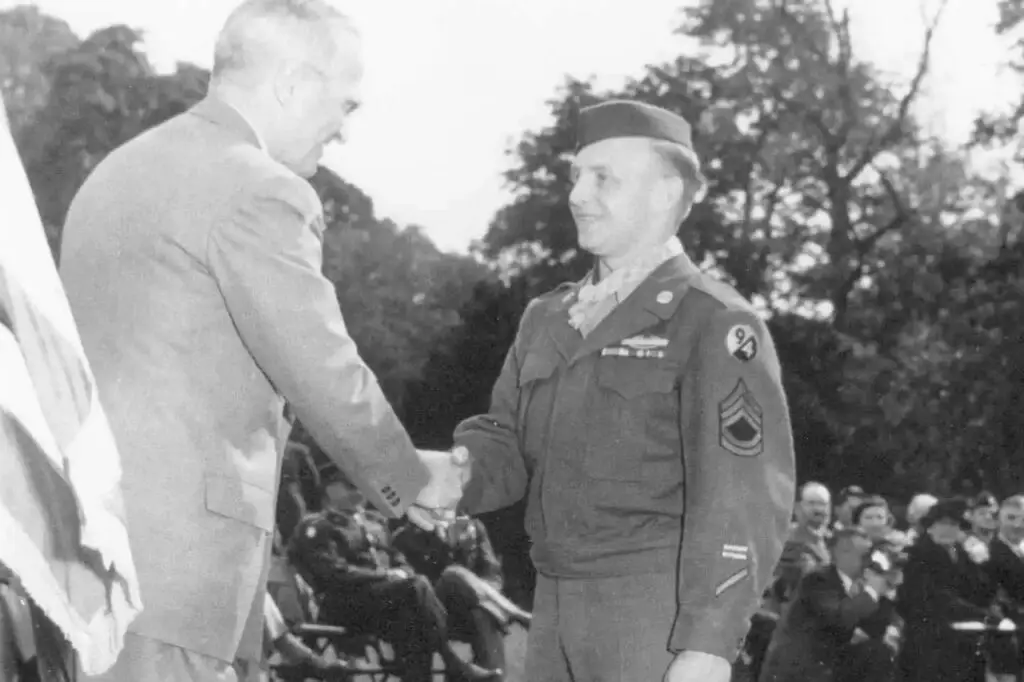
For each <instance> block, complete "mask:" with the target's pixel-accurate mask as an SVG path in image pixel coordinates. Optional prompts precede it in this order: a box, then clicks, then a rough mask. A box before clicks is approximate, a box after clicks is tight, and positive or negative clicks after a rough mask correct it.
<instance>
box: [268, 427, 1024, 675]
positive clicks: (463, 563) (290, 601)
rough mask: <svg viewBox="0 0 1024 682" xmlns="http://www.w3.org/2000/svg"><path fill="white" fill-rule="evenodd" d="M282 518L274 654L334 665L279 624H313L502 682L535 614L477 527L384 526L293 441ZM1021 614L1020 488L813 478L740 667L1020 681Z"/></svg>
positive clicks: (424, 671)
mask: <svg viewBox="0 0 1024 682" xmlns="http://www.w3.org/2000/svg"><path fill="white" fill-rule="evenodd" d="M277 517H278V536H277V539H276V543H275V556H276V558H275V566H276V568H277V570H276V571H275V575H272V576H271V581H270V590H269V598H268V601H269V607H268V608H269V610H268V616H267V618H268V623H270V624H272V622H273V621H279V625H277V626H272V625H268V634H271V637H270V638H269V640H270V641H272V642H273V644H274V646H275V647H277V649H278V652H279V653H281V654H282V656H283V657H284V658H286V659H291V660H293V661H296V660H297V661H300V662H303V661H304V662H305V663H306V664H307V665H308V666H309V667H310V669H311V670H313V669H316V670H320V671H321V672H322V673H323V674H324V675H323V676H324V677H327V673H329V672H330V671H331V670H332V666H334V668H333V669H336V670H338V671H339V672H342V673H343V672H344V671H343V668H344V667H345V665H346V664H345V663H344V661H342V662H341V663H337V662H333V663H328V662H327V661H325V660H323V658H322V657H320V656H319V654H317V653H315V652H312V651H310V650H308V649H305V648H304V647H303V646H302V645H301V643H300V642H298V641H297V640H296V639H295V638H294V637H293V636H291V635H290V634H289V629H288V627H287V624H288V623H289V622H291V623H295V622H302V621H308V620H309V619H310V618H315V619H316V620H317V621H318V622H321V623H328V624H333V625H339V626H343V627H344V628H346V629H347V630H348V631H350V632H352V634H353V636H354V637H361V636H372V637H377V638H379V639H381V640H383V641H386V642H388V643H389V645H390V646H391V647H392V648H393V650H394V659H395V661H396V662H397V664H398V665H399V666H400V668H401V670H400V675H401V677H402V679H404V680H412V681H415V680H426V679H429V677H430V670H431V668H432V663H433V660H434V654H435V653H439V654H440V655H441V657H442V659H443V660H444V664H445V667H446V668H447V669H450V670H456V671H457V672H458V673H459V675H460V676H461V677H462V678H465V679H470V680H473V679H500V678H501V669H502V668H503V667H504V649H503V647H504V634H505V633H506V632H507V630H508V628H509V627H512V626H515V625H520V626H524V627H528V626H529V622H530V615H529V614H528V613H527V612H525V611H523V610H522V609H521V608H519V607H518V606H517V605H515V604H513V603H512V602H511V601H510V600H508V599H506V598H505V597H504V595H503V594H502V574H501V567H500V564H499V562H498V560H497V558H496V556H495V554H494V552H493V549H492V548H491V545H490V541H489V539H488V537H487V531H486V529H485V527H484V526H483V524H482V523H480V522H479V521H477V520H473V519H468V518H462V519H459V520H458V521H457V522H456V523H455V524H453V525H452V526H450V527H449V528H448V529H447V531H446V532H440V533H438V532H430V531H424V530H422V529H419V528H417V527H416V526H414V525H412V524H410V523H408V522H404V523H396V522H388V521H387V520H386V519H384V518H383V517H382V516H381V515H379V514H377V513H376V512H374V511H373V510H372V509H368V508H367V507H366V506H365V505H364V503H363V502H362V500H361V498H360V496H359V495H358V493H356V492H355V491H354V490H353V489H352V488H351V487H350V486H349V485H348V484H347V483H346V482H345V481H344V479H343V478H341V477H340V476H336V475H333V474H331V473H327V474H326V475H324V474H323V472H321V471H320V470H318V469H317V467H316V466H315V464H314V463H313V461H312V458H311V457H310V454H309V452H308V451H307V450H305V449H304V448H301V447H290V448H289V451H288V454H287V455H286V457H285V465H284V471H283V474H282V483H281V490H280V495H279V500H278V513H277ZM311 608H312V609H313V610H312V611H311V610H310V609H311ZM1018 624H1019V625H1020V627H1021V629H1022V633H1024V495H1015V496H1012V497H1008V498H1006V499H1004V500H1002V501H1000V500H997V499H996V498H995V496H993V495H991V494H988V493H981V494H978V495H975V496H973V497H970V498H962V497H961V498H947V499H938V498H936V497H934V496H932V495H928V494H921V495H917V496H915V497H914V498H913V499H911V500H910V501H909V504H907V506H906V507H905V510H904V513H903V514H902V518H899V519H898V518H897V517H896V515H895V514H894V513H893V510H892V509H891V508H890V505H889V502H888V501H887V500H886V499H885V498H884V497H881V496H878V495H870V494H866V493H865V492H864V491H863V490H862V489H861V488H859V487H856V486H851V487H848V488H844V489H843V490H841V491H840V492H839V493H838V494H837V495H836V496H835V498H834V499H833V496H832V494H831V492H830V491H829V489H828V488H827V487H826V486H824V485H822V484H820V483H815V482H810V483H806V484H804V485H803V486H801V488H800V490H799V495H798V499H797V502H796V507H795V511H794V521H793V525H792V528H791V531H790V537H789V539H788V540H787V542H786V544H785V547H784V549H783V553H782V558H781V560H780V561H779V563H778V565H777V567H776V571H775V576H774V580H773V581H772V584H771V585H770V587H769V589H768V590H767V591H766V592H765V594H764V596H763V599H762V603H761V607H760V609H759V610H758V612H757V614H756V615H755V616H754V618H753V620H752V622H751V628H750V632H749V634H748V636H747V639H746V643H745V646H744V648H743V651H742V654H741V656H740V657H739V659H738V660H737V661H736V674H735V675H734V679H735V680H736V681H737V682H976V681H977V682H983V681H986V680H988V681H993V682H1009V681H1010V680H1020V679H1021V674H1022V671H1024V637H1018V635H1017V627H1018ZM456 641H461V642H465V643H468V644H470V645H471V648H472V651H473V654H474V655H473V662H469V661H466V660H464V657H460V656H457V655H456V653H455V651H454V650H453V648H452V643H453V642H456Z"/></svg>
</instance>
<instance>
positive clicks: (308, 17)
mask: <svg viewBox="0 0 1024 682" xmlns="http://www.w3.org/2000/svg"><path fill="white" fill-rule="evenodd" d="M338 26H344V27H345V28H347V29H348V30H350V31H351V32H352V33H353V34H355V35H358V32H357V31H356V29H355V27H354V26H353V25H352V22H351V21H350V20H349V18H348V16H346V15H345V14H344V13H342V12H341V11H340V10H339V9H338V8H337V7H335V6H333V5H332V4H331V2H330V0H245V2H243V3H242V4H241V5H239V6H238V7H236V8H235V9H234V11H232V12H231V14H230V15H229V16H228V19H227V21H226V22H225V23H224V27H223V28H222V29H221V32H220V35H219V36H218V37H217V44H216V47H215V48H214V58H213V70H212V74H211V75H212V79H213V80H214V81H220V80H225V79H239V78H241V79H245V78H246V77H254V76H255V77H258V76H260V75H262V74H264V73H266V70H267V69H268V68H269V67H271V66H276V65H279V64H280V63H281V62H282V60H285V61H288V60H290V61H292V62H294V63H296V64H302V63H307V64H308V63H313V64H322V63H324V62H325V61H327V60H328V59H330V58H331V56H332V55H333V48H334V45H333V41H332V33H331V29H332V28H337V27H338Z"/></svg>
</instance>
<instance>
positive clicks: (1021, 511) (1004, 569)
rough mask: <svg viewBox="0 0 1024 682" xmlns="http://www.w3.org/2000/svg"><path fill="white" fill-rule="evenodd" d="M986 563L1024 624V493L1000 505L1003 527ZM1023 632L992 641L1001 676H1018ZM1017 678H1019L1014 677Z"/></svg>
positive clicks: (994, 665) (1013, 615)
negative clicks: (1021, 634)
mask: <svg viewBox="0 0 1024 682" xmlns="http://www.w3.org/2000/svg"><path fill="white" fill-rule="evenodd" d="M990 554H991V556H990V558H989V560H988V561H987V562H985V563H984V564H983V566H984V568H985V570H986V572H987V573H988V576H989V579H990V580H991V581H992V583H993V584H995V585H996V586H997V587H998V588H999V592H1000V602H1001V606H1002V609H1003V612H1004V614H1005V615H1006V616H1007V617H1008V618H1010V619H1012V620H1013V621H1015V622H1016V624H1017V627H1018V628H1024V495H1013V496H1011V497H1008V498H1006V499H1005V500H1003V502H1002V504H1001V505H1000V507H999V530H998V531H997V533H996V537H995V539H993V540H992V544H991V546H990ZM1022 645H1024V642H1022V641H1021V639H1020V636H1019V635H1018V636H1016V637H1010V636H1009V635H1002V636H1000V637H998V638H996V639H994V640H993V641H992V642H991V643H990V649H991V651H990V658H991V662H990V667H991V671H992V673H993V674H995V675H997V676H998V677H999V678H1000V679H1006V678H1009V677H1010V676H1011V675H1014V676H1016V675H1017V674H1019V672H1020V670H1021V669H1022V668H1024V656H1022V652H1021V647H1022ZM1013 679H1016V677H1014V678H1013Z"/></svg>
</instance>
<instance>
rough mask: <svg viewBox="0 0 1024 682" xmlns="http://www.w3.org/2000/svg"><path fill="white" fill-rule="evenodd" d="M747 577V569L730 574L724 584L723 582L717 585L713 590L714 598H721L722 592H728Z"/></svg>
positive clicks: (748, 572)
mask: <svg viewBox="0 0 1024 682" xmlns="http://www.w3.org/2000/svg"><path fill="white" fill-rule="evenodd" d="M748 575H750V569H749V568H744V569H743V570H741V571H739V572H737V573H734V574H732V576H730V577H728V578H726V579H725V582H723V583H722V584H721V585H719V586H718V587H716V588H715V596H716V597H720V596H722V593H723V592H725V591H726V590H728V589H729V588H730V587H734V586H735V585H736V584H737V583H739V582H740V581H742V580H743V579H744V578H746V577H747V576H748Z"/></svg>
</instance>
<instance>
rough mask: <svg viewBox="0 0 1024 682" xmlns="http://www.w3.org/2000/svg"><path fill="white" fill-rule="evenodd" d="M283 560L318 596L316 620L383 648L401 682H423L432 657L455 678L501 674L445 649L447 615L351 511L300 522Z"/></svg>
mask: <svg viewBox="0 0 1024 682" xmlns="http://www.w3.org/2000/svg"><path fill="white" fill-rule="evenodd" d="M289 558H290V560H291V561H292V564H293V565H294V566H295V568H296V570H298V571H299V574H300V575H301V576H302V577H303V578H304V579H305V580H306V581H307V582H308V583H309V584H310V585H311V586H312V587H313V589H314V590H315V591H316V592H317V593H318V594H319V595H320V596H321V600H322V601H321V604H320V621H321V622H324V623H328V624H331V625H338V626H342V627H345V628H349V629H351V630H353V631H354V632H357V633H360V634H368V635H373V636H375V637H380V638H382V639H383V640H385V641H387V642H388V643H390V644H391V645H392V647H393V648H394V651H395V659H396V662H397V663H398V664H399V665H400V666H401V668H402V672H401V675H400V676H401V678H402V679H403V680H406V681H408V682H427V681H428V680H430V679H431V669H432V667H433V658H434V652H437V653H439V654H441V658H442V659H443V660H444V662H445V667H446V669H447V670H448V671H449V673H450V674H452V675H454V676H456V677H457V678H461V679H465V680H484V679H493V678H495V677H497V676H499V675H500V674H501V671H495V670H487V669H484V668H481V667H480V666H478V665H475V664H473V663H468V662H466V661H463V660H462V659H461V658H459V656H458V655H457V654H456V653H455V651H454V650H453V649H452V646H451V642H450V637H449V628H448V615H447V611H446V610H445V608H444V605H443V604H442V602H441V600H440V598H439V597H438V595H437V593H436V592H435V590H434V586H433V585H432V584H431V582H430V580H429V579H428V578H426V577H425V576H422V575H416V574H415V571H414V570H413V569H412V567H411V566H409V565H408V563H407V562H405V560H404V558H403V557H402V556H401V553H400V552H397V551H396V550H394V549H393V548H391V547H382V546H380V545H379V544H378V543H377V542H376V541H375V540H374V537H373V533H372V531H371V530H370V529H369V528H368V526H367V523H366V521H365V515H364V514H362V513H361V511H360V510H359V509H358V508H356V509H355V510H351V509H350V510H349V511H342V510H337V509H331V508H328V509H326V510H325V511H322V512H318V513H315V514H311V515H309V516H307V517H306V518H304V519H303V520H302V521H301V522H300V523H299V526H298V528H297V529H296V532H295V534H294V535H293V536H292V541H291V543H290V545H289Z"/></svg>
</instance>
